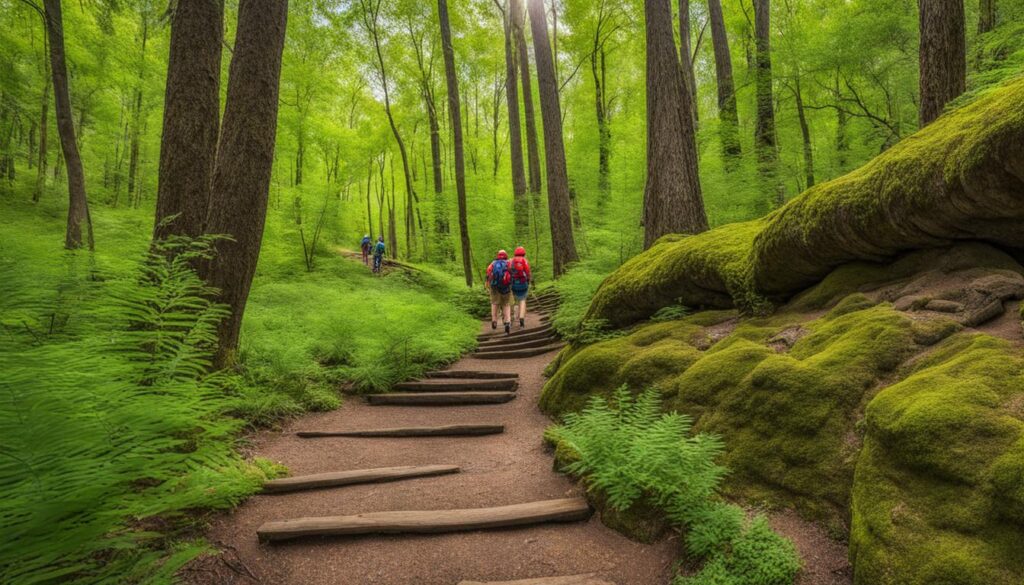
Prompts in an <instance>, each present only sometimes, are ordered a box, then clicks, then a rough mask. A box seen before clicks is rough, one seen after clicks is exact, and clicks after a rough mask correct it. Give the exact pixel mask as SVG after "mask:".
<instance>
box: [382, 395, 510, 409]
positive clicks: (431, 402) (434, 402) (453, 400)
mask: <svg viewBox="0 0 1024 585" xmlns="http://www.w3.org/2000/svg"><path fill="white" fill-rule="evenodd" d="M515 397H516V394H515V392H409V393H394V392H392V393H390V394H368V395H367V396H366V400H367V401H368V402H369V403H370V404H372V405H374V406H458V405H462V404H500V403H502V402H508V401H509V400H512V399H514V398H515Z"/></svg>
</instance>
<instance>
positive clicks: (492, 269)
mask: <svg viewBox="0 0 1024 585" xmlns="http://www.w3.org/2000/svg"><path fill="white" fill-rule="evenodd" d="M484 283H485V286H486V287H487V292H488V293H489V294H490V296H491V329H497V328H498V314H499V313H501V316H502V317H503V320H502V323H504V324H505V333H506V334H507V333H511V332H512V271H511V270H510V269H509V265H508V252H506V251H505V250H498V257H497V258H495V260H494V262H491V264H490V265H489V266H488V267H487V280H485V281H484Z"/></svg>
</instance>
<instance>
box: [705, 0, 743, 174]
mask: <svg viewBox="0 0 1024 585" xmlns="http://www.w3.org/2000/svg"><path fill="white" fill-rule="evenodd" d="M708 18H709V19H710V20H711V44H712V46H713V48H714V51H715V79H716V80H717V82H718V119H719V126H720V134H721V140H722V155H723V157H724V158H725V160H726V163H727V164H726V168H730V166H731V164H729V163H731V162H732V161H733V159H735V157H737V156H739V155H740V154H741V153H742V149H741V147H740V135H739V125H740V120H739V115H738V113H737V111H736V89H735V87H734V86H733V80H732V55H731V53H730V52H729V37H728V34H727V33H726V30H725V17H724V15H723V14H722V2H721V0H708Z"/></svg>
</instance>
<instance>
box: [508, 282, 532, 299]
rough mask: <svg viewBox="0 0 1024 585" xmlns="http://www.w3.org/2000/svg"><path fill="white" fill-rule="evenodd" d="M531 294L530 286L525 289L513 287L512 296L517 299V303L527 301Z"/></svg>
mask: <svg viewBox="0 0 1024 585" xmlns="http://www.w3.org/2000/svg"><path fill="white" fill-rule="evenodd" d="M529 293H530V286H529V285H526V286H525V287H523V288H518V287H515V286H513V287H512V296H514V297H515V298H516V301H525V300H526V295H527V294H529Z"/></svg>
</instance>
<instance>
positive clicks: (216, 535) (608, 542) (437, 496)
mask: <svg viewBox="0 0 1024 585" xmlns="http://www.w3.org/2000/svg"><path fill="white" fill-rule="evenodd" d="M545 327H546V325H545V324H544V323H543V322H542V319H541V318H538V317H537V316H536V315H531V316H529V317H528V319H527V332H524V333H521V334H517V335H514V336H512V337H510V338H505V337H504V335H501V336H500V337H498V338H496V339H483V340H482V341H481V348H480V349H479V350H478V352H477V353H474V354H472V355H470V356H467V357H465V358H464V359H462V360H460V361H459V362H457V363H456V364H453V365H452V366H451V368H450V370H451V371H459V372H470V371H471V372H483V374H464V375H465V376H472V377H458V378H456V377H454V376H459V374H448V373H440V374H437V376H443V377H432V378H428V379H425V380H424V381H423V382H425V383H426V384H428V385H429V384H434V385H441V386H447V388H445V389H446V390H453V389H456V390H457V389H459V388H461V386H459V385H458V384H460V383H470V384H471V385H475V387H473V388H472V389H471V394H472V395H475V396H477V397H479V396H481V395H485V394H507V393H510V392H511V396H506V398H507V400H505V399H502V400H495V399H493V398H491V399H487V400H489V401H491V402H493V403H489V404H474V405H450V404H443V405H432V406H418V405H410V406H405V405H374V404H369V403H368V402H366V401H364V400H362V399H359V398H355V397H353V398H350V399H348V400H347V401H346V402H345V404H344V406H343V407H342V408H340V409H338V410H336V411H333V412H328V413H322V414H313V415H309V416H305V417H303V418H300V419H297V420H295V421H292V422H291V423H289V424H288V425H286V427H285V428H284V429H283V430H282V431H281V432H273V433H271V432H264V433H261V434H259V435H258V436H257V437H255V439H254V441H255V454H256V455H260V456H263V457H267V458H269V459H272V460H274V461H279V462H281V463H284V464H285V465H287V466H288V467H289V469H290V472H291V476H292V477H293V478H294V477H301V476H306V475H310V474H324V473H330V472H342V471H351V470H369V469H372V470H374V472H373V474H383V475H384V476H385V477H383V478H371V480H373V479H378V480H383V481H387V483H359V484H350V485H344V487H326V488H320V489H312V490H302V489H300V488H301V487H303V486H301V485H300V486H298V488H296V486H295V485H294V482H295V481H296V480H289V481H290V482H292V483H291V484H289V483H287V482H285V483H283V484H282V485H279V486H278V488H277V491H281V492H284V493H275V494H272V495H269V494H268V495H260V496H256V497H254V498H251V499H250V500H249V501H248V502H246V503H245V504H243V505H242V506H241V507H239V508H238V509H237V510H236V511H234V512H233V513H232V514H230V515H225V516H222V517H220V518H218V519H216V520H214V522H213V526H212V529H211V530H210V532H209V533H208V538H209V539H210V541H211V542H212V543H214V544H215V545H218V546H219V547H221V548H222V549H223V550H225V551H227V552H226V554H224V555H222V556H221V557H218V558H216V560H212V559H207V560H206V561H204V562H201V563H195V564H193V565H192V566H190V567H189V568H188V569H187V570H186V571H185V576H186V578H187V580H188V581H191V582H193V583H218V584H221V583H273V584H303V585H319V584H328V583H330V584H332V585H365V584H380V585H412V584H415V585H456V584H458V583H460V582H462V581H466V582H469V583H476V582H494V581H502V582H503V581H510V580H519V579H530V578H539V577H554V576H571V575H579V574H593V576H592V577H589V578H583V577H575V578H569V579H563V580H557V581H547V580H543V581H529V583H538V584H547V583H550V584H554V583H565V584H569V583H573V584H575V583H579V584H580V585H583V584H597V583H605V582H610V583H615V584H617V585H652V584H659V583H668V582H669V581H670V579H671V576H672V564H673V562H674V560H675V559H676V555H677V552H678V542H677V541H676V540H675V539H674V538H670V539H667V540H664V541H662V542H660V543H657V544H654V545H642V544H639V543H635V542H633V541H630V540H628V539H626V538H625V537H623V536H621V535H619V534H618V533H616V532H614V531H612V530H611V529H608V528H606V527H604V526H603V525H602V524H601V521H600V520H599V519H598V517H597V516H596V515H593V516H589V514H588V513H586V509H585V507H584V513H583V514H580V513H579V510H578V504H576V503H575V502H579V501H580V500H579V499H578V498H579V496H581V493H580V488H579V487H577V486H576V485H575V484H574V483H573V482H572V481H570V480H569V479H568V478H566V477H565V476H563V475H561V474H558V473H556V472H554V471H553V470H552V458H551V456H550V454H549V453H548V452H547V451H546V449H545V447H544V445H543V444H542V441H541V436H542V433H543V431H544V429H545V428H546V427H547V426H548V425H549V424H551V421H550V420H549V419H548V418H547V417H546V416H545V415H544V414H542V413H541V412H540V411H539V410H538V409H537V406H536V404H537V398H538V396H539V394H540V390H541V387H542V386H543V382H544V380H543V376H542V372H543V370H544V367H545V366H546V365H547V364H548V362H549V361H550V360H551V359H552V358H553V357H554V355H555V353H554V352H555V351H556V350H557V347H558V346H557V345H556V344H555V342H554V340H552V339H549V338H548V335H547V334H546V333H544V329H545ZM489 334H490V325H489V323H486V324H484V325H483V329H482V336H483V337H487V336H488V335H489ZM505 373H518V384H512V386H513V388H512V389H511V390H510V389H509V387H508V385H507V384H502V383H498V384H494V383H488V382H487V380H492V381H493V380H494V378H490V377H488V378H481V377H480V376H493V375H497V374H505ZM449 376H451V377H449ZM504 379H505V380H506V381H507V380H508V379H509V378H504ZM481 385H482V386H491V387H487V388H481V387H480V386H481ZM407 390H408V391H407ZM431 390H435V388H431V387H429V386H423V385H419V386H417V385H412V386H407V387H406V388H405V389H398V390H396V392H399V393H401V395H404V396H408V397H409V400H410V401H413V402H422V401H423V400H424V399H423V397H424V396H435V397H437V396H439V395H443V394H446V392H431ZM447 394H449V397H444V396H440V397H439V398H436V399H434V400H430V402H435V401H437V400H440V401H442V402H445V403H450V402H452V401H453V400H455V399H454V398H452V397H451V395H458V393H457V392H447ZM389 396H392V397H393V396H395V394H394V393H392V394H390V395H389ZM469 399H470V400H474V401H476V399H474V398H472V396H470V397H469ZM467 424H468V425H479V426H481V427H482V428H483V430H479V429H478V432H481V433H483V432H486V433H489V434H472V435H465V436H418V437H349V436H326V437H313V438H303V437H299V436H297V435H296V433H297V432H299V431H317V432H336V431H339V430H343V431H345V430H359V431H365V430H374V431H377V430H380V429H390V430H387V431H386V432H385V433H384V434H394V433H395V432H408V428H409V427H416V428H423V427H429V428H431V429H436V428H437V427H441V426H449V425H459V426H461V425H467ZM496 425H503V426H504V431H503V432H498V433H496V432H495V431H496V430H499V429H495V428H493V427H494V426H496ZM487 427H491V428H487ZM395 428H402V429H406V431H394V429H395ZM412 432H417V433H420V434H422V433H423V432H424V431H422V430H421V431H412ZM432 432H441V431H432ZM406 466H457V467H458V468H459V469H458V470H453V469H452V468H451V467H429V468H425V469H412V470H409V469H399V470H395V469H388V470H379V469H377V468H394V467H406ZM353 475H356V476H357V477H356V479H355V480H353V478H352V476H353ZM371 475H372V474H371ZM403 475H413V476H416V477H401V476H403ZM395 476H399V477H395ZM339 477H340V479H339V478H338V477H327V478H324V477H317V478H312V479H313V481H316V482H319V483H321V484H324V482H326V483H327V484H330V483H332V482H334V483H335V485H340V484H345V483H350V482H351V481H357V480H359V479H360V477H361V475H360V474H351V473H348V474H341V475H340V476H339ZM364 479H365V478H364ZM298 481H300V482H301V481H303V480H298ZM338 482H340V484H339V483H338ZM296 489H298V490H299V491H296ZM570 498H571V500H566V499H570ZM550 500H565V501H563V502H562V503H560V504H557V505H560V506H563V507H565V506H568V507H569V508H573V509H572V510H570V511H569V513H568V515H567V516H566V515H563V517H561V518H558V519H559V520H561V521H558V522H542V523H539V524H532V525H529V526H519V527H511V528H507V527H506V528H497V529H491V530H471V531H463V532H453V533H444V534H407V533H406V534H400V535H380V534H369V535H357V536H326V537H321V536H313V537H305V538H297V539H292V540H283V541H279V542H273V543H269V544H264V543H260V542H259V541H258V539H257V531H260V532H261V536H263V537H265V538H278V537H281V536H282V535H284V537H288V536H292V535H294V530H295V529H296V528H298V529H300V532H301V529H308V528H311V527H312V528H313V529H316V530H321V529H323V527H324V523H323V521H321V520H313V521H303V522H299V523H298V524H295V523H294V522H287V521H293V520H294V519H299V518H320V517H337V516H342V517H344V518H341V519H340V520H339V519H338V518H334V519H333V521H332V522H333V524H331V526H330V527H329V529H331V530H335V531H337V530H342V531H349V532H351V531H353V530H354V531H356V532H361V531H366V530H380V529H382V528H381V527H382V526H384V527H385V529H395V530H397V529H401V530H403V531H408V530H410V529H413V530H419V529H428V530H430V529H437V528H438V524H437V523H438V522H440V523H441V524H442V525H444V524H445V523H447V525H448V526H451V523H453V522H454V523H455V524H459V523H460V522H466V521H470V522H474V521H475V522H480V521H481V520H482V521H483V523H484V524H486V523H487V522H490V521H491V520H493V517H494V514H496V513H497V512H494V511H487V512H480V511H479V509H481V508H493V507H505V506H511V505H515V504H525V503H531V502H548V501H550ZM545 505H547V506H548V507H550V505H549V504H545ZM440 510H466V511H467V512H465V513H456V514H455V515H454V516H452V515H451V514H449V515H448V516H446V517H439V516H437V515H435V514H430V513H429V512H430V511H440ZM470 510H472V511H470ZM510 510H511V511H510ZM388 511H420V512H421V513H420V514H419V515H411V514H401V515H395V514H390V515H389V514H375V513H378V512H388ZM548 511H550V510H548ZM520 512H521V511H520V510H519V508H503V509H502V511H500V514H499V516H501V515H504V517H506V519H507V517H508V516H509V515H512V516H516V515H517V514H520ZM424 513H425V514H424ZM359 515H361V516H359ZM481 516H483V518H481ZM580 516H589V519H586V520H579V519H577V518H579V517H580ZM549 517H550V514H549V515H547V516H545V515H543V514H541V515H540V516H537V515H534V516H531V517H530V518H532V519H533V520H534V521H536V520H537V519H538V518H540V519H541V520H543V519H545V518H549ZM518 520H519V521H524V520H523V518H522V517H518ZM528 520H529V519H528ZM282 521H286V522H285V523H282ZM338 522H340V525H339V524H338ZM329 524H330V523H329ZM474 525H480V524H479V523H478V524H474ZM367 526H370V528H367ZM424 527H426V528H424Z"/></svg>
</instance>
